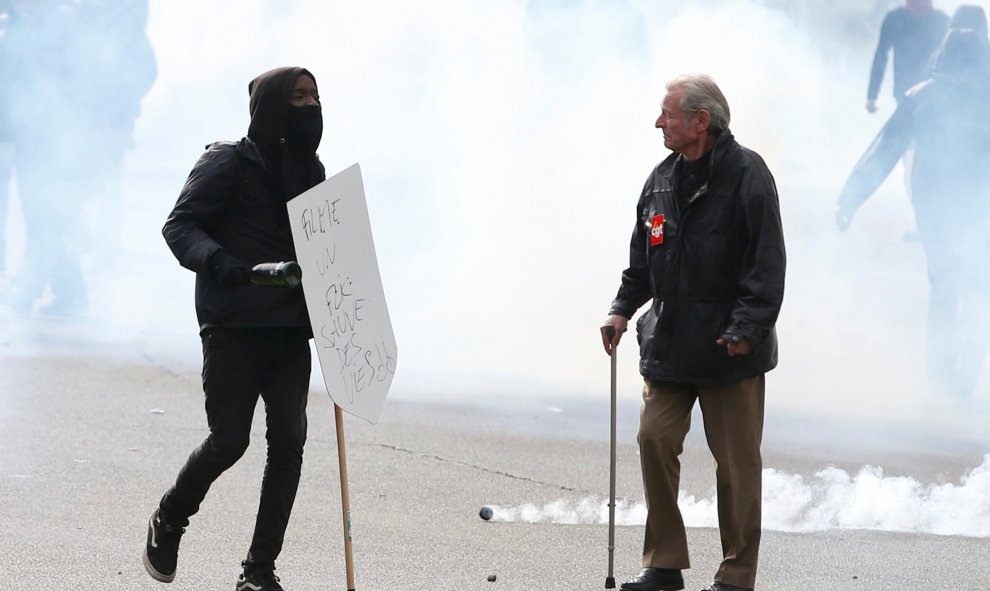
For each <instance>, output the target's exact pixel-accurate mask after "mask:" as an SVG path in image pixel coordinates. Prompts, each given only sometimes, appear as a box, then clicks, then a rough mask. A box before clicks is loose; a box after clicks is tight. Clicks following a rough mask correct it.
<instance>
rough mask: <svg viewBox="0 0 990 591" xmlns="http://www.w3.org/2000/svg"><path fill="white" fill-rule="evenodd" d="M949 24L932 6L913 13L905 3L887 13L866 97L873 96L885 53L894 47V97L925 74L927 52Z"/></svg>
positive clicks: (901, 93)
mask: <svg viewBox="0 0 990 591" xmlns="http://www.w3.org/2000/svg"><path fill="white" fill-rule="evenodd" d="M948 28H949V15H947V14H945V13H944V12H942V11H941V10H936V9H932V10H930V11H928V12H926V13H924V14H914V13H912V12H911V11H910V10H908V9H907V7H904V6H902V7H900V8H895V9H894V10H891V11H890V12H888V13H887V16H886V17H884V19H883V24H882V25H881V26H880V40H879V41H878V42H877V50H876V53H875V54H874V56H873V66H872V67H871V68H870V84H869V88H868V89H867V91H866V98H868V99H870V100H876V98H877V95H878V94H880V83H881V82H883V73H884V70H886V69H887V55H888V54H889V53H890V51H891V49H893V51H894V85H893V87H894V97H896V98H897V99H898V100H900V99H901V97H903V96H904V93H905V92H907V90H908V89H909V88H911V87H912V86H914V85H915V84H917V83H918V82H921V81H922V80H924V79H925V78H927V77H928V71H927V68H928V66H929V65H930V64H931V61H930V60H931V56H932V55H933V54H934V53H935V51H936V50H937V49H938V45H939V43H941V41H942V37H943V36H944V35H945V31H946V30H947V29H948Z"/></svg>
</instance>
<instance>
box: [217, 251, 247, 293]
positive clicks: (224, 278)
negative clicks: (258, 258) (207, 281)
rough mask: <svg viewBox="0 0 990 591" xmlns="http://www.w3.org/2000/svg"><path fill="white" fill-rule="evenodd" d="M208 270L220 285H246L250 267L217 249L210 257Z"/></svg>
mask: <svg viewBox="0 0 990 591" xmlns="http://www.w3.org/2000/svg"><path fill="white" fill-rule="evenodd" d="M210 270H211V271H212V273H213V276H214V277H216V278H217V280H218V281H220V283H221V284H222V285H247V283H248V271H250V270H251V267H250V266H248V264H247V263H245V262H244V261H242V260H240V259H238V258H237V257H233V256H231V255H229V254H227V253H225V252H224V251H222V250H218V251H217V253H216V254H215V255H213V257H212V258H211V259H210Z"/></svg>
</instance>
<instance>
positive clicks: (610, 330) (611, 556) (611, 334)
mask: <svg viewBox="0 0 990 591" xmlns="http://www.w3.org/2000/svg"><path fill="white" fill-rule="evenodd" d="M605 336H607V337H608V340H609V341H611V340H612V339H613V338H615V327H612V326H607V327H605ZM615 349H616V346H615V345H614V344H613V345H612V354H611V358H612V413H611V414H612V426H611V434H610V444H611V445H610V450H609V462H608V576H607V577H605V588H606V589H615V577H614V576H613V575H612V569H613V567H614V565H615V358H616V355H615Z"/></svg>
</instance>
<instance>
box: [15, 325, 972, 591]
mask: <svg viewBox="0 0 990 591" xmlns="http://www.w3.org/2000/svg"><path fill="white" fill-rule="evenodd" d="M59 334H62V331H61V330H60V329H58V326H57V325H55V327H54V328H52V329H51V330H50V331H49V332H48V333H47V335H48V337H44V336H43V337H42V338H41V340H40V341H39V340H38V339H37V338H35V339H33V340H32V341H31V343H30V346H26V345H25V340H26V339H25V338H24V337H25V333H23V332H22V333H16V332H15V333H11V332H10V331H9V330H8V331H5V332H3V333H2V334H0V565H2V567H3V568H2V571H0V572H3V573H4V574H5V575H6V577H7V578H8V582H7V583H5V584H4V585H3V588H5V589H14V590H25V591H33V590H45V591H50V590H53V589H59V590H62V589H65V590H69V589H73V590H75V589H94V590H95V589H100V590H116V589H121V590H129V591H130V590H163V591H164V590H166V589H167V590H168V591H185V590H193V589H195V590H203V589H221V590H222V589H227V590H232V589H233V585H234V581H235V579H236V576H237V574H238V572H239V569H238V565H239V562H240V560H241V559H242V558H243V556H244V554H245V552H246V549H247V544H248V541H249V539H250V532H251V528H252V526H253V522H254V514H255V509H256V504H257V499H258V489H259V482H260V477H261V472H262V468H263V465H264V433H263V425H264V421H263V418H262V417H263V415H262V414H261V412H260V411H259V413H258V415H257V416H256V422H255V427H254V430H253V435H252V445H251V448H250V449H249V450H248V453H247V454H246V455H245V457H244V458H243V459H242V460H241V461H240V462H239V463H238V464H237V465H236V466H234V467H233V468H232V469H231V470H229V471H228V472H227V473H226V474H225V475H224V476H223V477H221V479H220V480H219V481H218V482H217V483H216V485H215V486H214V488H213V489H212V490H211V492H210V495H209V496H208V497H207V500H206V502H205V503H204V505H203V507H202V510H201V512H200V513H199V514H198V515H197V516H195V517H194V518H193V521H192V524H191V526H190V528H189V531H188V533H187V534H186V536H185V537H184V538H183V540H182V547H181V551H180V557H179V573H178V576H177V578H176V580H175V582H174V583H172V584H171V585H169V586H165V585H162V584H160V583H157V582H155V581H153V580H152V579H151V578H149V577H148V575H147V574H146V573H145V572H144V568H143V566H142V563H141V551H142V547H143V543H144V536H145V522H146V520H147V518H148V516H149V515H150V513H151V511H152V510H153V508H154V506H155V504H156V502H157V500H158V498H159V497H160V495H161V494H162V493H163V492H164V490H165V489H166V488H167V487H168V486H169V485H170V484H171V482H172V479H173V478H174V476H175V474H176V472H177V471H178V469H179V467H180V466H181V464H182V462H183V461H184V459H185V457H186V455H187V454H188V453H189V452H190V451H191V450H192V449H193V447H194V446H196V445H197V444H198V443H199V442H200V441H201V440H202V438H203V437H204V436H205V434H206V430H205V418H204V414H203V410H202V394H201V391H200V385H199V376H198V372H197V370H196V369H194V368H189V367H178V366H176V365H173V364H170V363H167V362H163V361H160V360H156V359H155V357H154V355H151V354H149V353H147V351H146V350H143V349H142V343H141V342H137V341H135V342H120V343H116V344H112V343H111V344H107V343H103V344H102V345H99V346H94V347H87V346H85V344H84V343H78V342H73V340H72V337H71V334H73V333H72V332H71V331H69V332H66V333H65V334H63V336H62V337H61V338H58V336H57V335H59ZM46 338H47V339H48V340H46ZM50 341H51V342H50ZM59 343H61V345H59ZM83 353H85V355H84V354H83ZM392 396H393V398H392V399H390V401H389V402H388V403H387V404H386V407H385V411H384V413H383V416H382V419H381V421H380V423H379V424H378V425H374V426H373V425H369V424H367V423H365V422H363V421H361V420H359V419H354V418H352V417H348V418H347V419H346V420H345V424H346V439H347V452H348V469H349V473H350V491H351V517H352V522H353V533H354V559H355V567H356V573H357V584H356V588H357V589H380V590H384V589H388V590H400V589H476V590H491V591H495V590H498V589H506V590H523V589H565V590H578V589H602V588H603V583H604V578H605V575H606V570H607V551H606V541H607V527H606V526H603V525H555V524H547V523H538V524H526V523H518V522H516V523H498V522H485V521H482V520H481V519H479V517H478V510H479V508H480V507H481V506H482V505H485V504H493V505H501V506H511V505H518V504H522V503H536V504H541V503H545V502H550V501H553V500H557V499H569V500H572V501H577V500H580V499H582V498H585V497H587V496H589V495H601V496H604V495H606V494H607V491H608V443H607V441H606V440H605V438H604V436H603V435H604V434H605V433H606V431H605V429H606V428H607V412H608V408H607V401H605V400H603V403H602V405H601V407H600V412H599V411H595V410H593V409H592V410H587V409H586V410H585V411H583V412H581V413H577V412H574V413H571V412H568V411H566V410H565V412H562V413H547V412H543V410H542V409H541V408H540V407H538V406H533V407H530V408H520V409H517V410H515V411H512V410H494V409H493V408H491V407H488V408H485V407H480V406H469V405H465V406H463V407H457V406H451V405H436V404H430V403H425V402H414V401H407V400H403V399H402V395H401V392H399V393H393V395H392ZM309 420H310V436H309V441H308V444H307V448H306V459H305V462H304V467H303V478H302V482H301V485H300V490H299V495H298V498H297V500H296V505H295V510H294V513H293V517H292V522H291V524H290V528H289V531H288V535H287V537H286V541H285V548H284V551H283V555H282V557H281V559H280V560H279V562H278V567H279V568H278V572H277V574H279V575H280V576H281V577H282V581H283V584H284V585H285V587H286V589H287V590H288V591H307V590H327V589H342V590H343V589H345V588H346V585H345V579H344V559H343V544H342V535H343V534H342V526H341V509H340V496H339V485H338V469H337V456H336V442H335V441H336V440H335V436H334V427H333V412H332V407H331V403H330V400H329V398H328V396H327V395H326V394H325V393H320V392H313V393H312V394H311V397H310V407H309ZM634 423H635V408H631V409H630V408H628V407H627V406H624V407H623V412H622V415H621V422H620V431H621V439H622V441H623V443H622V445H621V446H620V450H619V469H618V494H619V496H620V497H625V498H630V499H639V498H641V488H640V479H639V478H640V477H639V465H638V458H637V455H636V449H635V447H634V446H633V445H632V443H633V442H634V434H633V432H634V428H635V425H634ZM819 427H822V425H820V424H819ZM768 431H770V428H769V427H768ZM781 431H784V430H781ZM839 439H843V438H842V437H837V443H836V445H835V447H834V448H830V447H829V446H828V445H818V446H817V447H815V448H814V449H813V450H807V449H801V448H798V447H797V446H794V445H790V444H789V443H788V442H789V440H788V439H787V438H786V436H784V435H781V436H779V438H778V439H774V437H772V436H769V435H768V444H767V451H766V456H767V462H766V465H767V466H768V467H781V468H787V469H789V470H796V471H798V472H804V473H810V471H813V470H816V469H819V468H820V467H821V466H822V461H823V460H824V459H830V461H832V462H833V463H835V464H836V465H843V463H845V464H848V465H849V466H850V467H854V466H858V465H861V462H862V461H863V459H862V458H861V457H860V455H863V456H866V455H869V453H870V452H869V450H864V449H862V448H861V447H857V446H854V445H845V446H842V445H839V444H838V440H839ZM791 443H793V441H791ZM847 443H848V442H847ZM982 445H983V442H972V441H970V442H969V443H968V444H967V443H962V444H960V446H959V448H958V449H951V448H950V449H951V453H942V454H941V455H939V454H935V453H934V452H933V453H932V454H928V455H919V453H918V451H917V450H915V449H907V450H902V451H900V452H899V451H898V449H896V448H892V449H884V450H882V453H883V458H884V460H885V462H886V463H885V466H890V467H891V469H892V470H894V471H895V472H896V471H897V470H898V467H903V468H904V469H905V470H907V469H908V468H910V469H912V470H913V471H917V470H918V469H921V470H922V471H927V472H929V473H931V474H933V475H935V474H942V475H944V476H945V477H946V478H954V477H958V474H959V473H961V472H964V471H965V470H966V468H967V467H968V468H972V467H974V466H976V465H978V464H979V457H980V453H981V450H982V448H981V446H982ZM895 447H896V446H895ZM836 450H837V451H836ZM874 461H875V460H874ZM683 463H684V472H685V486H686V487H687V488H689V489H691V490H692V491H694V492H696V493H697V494H706V492H707V490H708V488H709V487H710V475H709V473H710V472H711V470H712V462H711V459H710V457H709V456H708V455H707V451H706V450H705V448H704V444H703V442H702V441H701V440H700V439H699V437H698V436H697V434H693V435H692V438H691V439H690V440H689V445H688V449H687V450H686V452H685V456H684V462H683ZM642 534H643V531H642V527H636V526H628V527H619V528H618V529H617V533H616V539H617V550H616V554H615V563H616V577H617V579H618V580H619V581H620V582H621V580H623V578H625V577H628V576H630V575H631V574H633V573H635V572H636V571H637V570H638V568H639V552H640V545H641V542H642ZM689 537H690V542H691V549H692V557H693V567H694V568H693V569H691V570H690V571H687V572H686V581H687V589H689V590H691V589H700V588H701V587H702V586H704V585H706V584H707V583H708V582H710V576H711V574H712V573H713V572H714V570H715V568H716V566H717V564H718V559H719V542H718V537H717V532H716V531H715V530H712V529H704V528H698V529H691V530H690V531H689ZM988 550H990V547H988V540H986V539H976V538H964V537H950V536H935V535H927V534H894V533H883V532H876V531H861V530H829V531H824V532H816V533H802V534H794V533H780V532H772V531H767V532H765V533H764V542H763V552H762V563H761V571H760V577H759V580H758V588H759V589H761V590H765V591H773V590H780V591H783V590H797V589H807V590H846V589H854V590H855V589H863V590H867V589H869V590H875V589H934V590H949V589H987V588H990V583H986V582H985V579H983V578H984V577H985V573H987V572H990V552H988ZM492 574H494V575H496V576H497V580H496V581H495V582H488V581H487V577H488V576H489V575H492Z"/></svg>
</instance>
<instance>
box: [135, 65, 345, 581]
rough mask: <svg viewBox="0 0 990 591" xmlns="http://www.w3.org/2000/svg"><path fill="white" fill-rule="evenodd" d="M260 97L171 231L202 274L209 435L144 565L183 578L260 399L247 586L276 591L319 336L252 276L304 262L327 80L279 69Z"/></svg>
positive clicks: (157, 526) (213, 156) (298, 297)
mask: <svg viewBox="0 0 990 591" xmlns="http://www.w3.org/2000/svg"><path fill="white" fill-rule="evenodd" d="M248 89H249V92H250V107H251V123H250V126H249V128H248V134H247V137H245V138H243V139H241V140H240V141H239V142H219V143H215V144H212V145H210V146H208V147H207V151H206V153H205V154H204V155H203V156H202V157H201V158H200V159H199V162H197V163H196V166H195V167H194V168H193V170H192V172H191V173H190V175H189V178H188V180H187V181H186V184H185V186H184V187H183V189H182V192H181V193H180V195H179V199H178V202H177V203H176V205H175V208H174V209H173V210H172V213H171V215H170V216H169V218H168V220H167V221H166V222H165V227H164V229H163V234H164V236H165V240H166V242H167V243H168V245H169V247H170V248H171V249H172V252H173V253H174V254H175V256H176V258H177V259H178V260H179V262H180V263H181V264H182V266H183V267H186V268H188V269H190V270H192V271H195V272H196V315H197V318H198V320H199V325H200V335H201V337H202V341H203V389H204V391H205V394H206V416H207V422H208V424H209V429H210V433H209V436H208V437H207V438H206V440H205V441H204V442H203V443H202V444H201V445H200V446H199V447H198V448H196V449H195V450H194V451H193V452H192V454H191V455H190V456H189V459H188V460H187V461H186V463H185V465H184V466H183V467H182V469H181V470H180V471H179V475H178V477H177V478H176V480H175V484H174V485H173V486H172V487H171V488H170V489H169V490H168V491H167V492H166V493H165V495H164V496H163V497H162V499H161V501H160V503H159V506H158V508H157V509H156V510H155V511H154V513H153V515H152V517H151V519H150V521H149V523H148V537H147V544H146V547H145V554H144V563H145V567H146V568H147V570H148V573H149V574H150V575H151V576H152V577H154V578H155V579H157V580H159V581H162V582H166V583H167V582H171V581H172V580H173V579H174V577H175V572H176V562H177V553H178V547H179V540H180V537H181V536H182V534H183V533H184V531H185V528H186V526H187V525H188V524H189V517H191V516H192V515H194V514H195V513H196V512H197V511H198V510H199V507H200V504H201V503H202V501H203V499H204V497H205V496H206V493H207V491H208V490H209V488H210V485H211V484H212V483H213V481H214V480H216V479H217V478H218V477H219V476H220V474H222V473H223V472H224V471H225V470H227V469H228V468H229V467H230V466H232V465H233V464H234V463H235V462H236V461H237V460H238V459H240V457H241V456H242V455H243V454H244V452H245V450H246V449H247V446H248V442H249V436H250V430H251V419H252V415H253V413H254V408H255V406H256V404H257V401H258V397H259V396H260V397H261V398H262V399H263V400H264V403H265V413H266V417H267V431H266V440H267V443H268V458H267V463H266V465H265V473H264V477H263V479H262V483H261V500H260V504H259V507H258V515H257V520H256V523H255V529H254V536H253V538H252V541H251V546H250V549H249V550H248V553H247V558H246V559H245V560H244V561H243V562H242V566H243V573H242V574H241V575H240V577H239V579H238V581H237V586H236V588H237V590H238V591H247V590H250V591H278V590H281V589H282V587H281V586H280V585H279V580H278V577H276V576H275V574H274V571H275V559H276V558H277V557H278V555H279V552H280V551H281V549H282V543H283V539H284V536H285V530H286V526H287V524H288V520H289V514H290V512H291V510H292V505H293V502H294V500H295V496H296V490H297V488H298V484H299V475H300V468H301V465H302V456H303V445H304V443H305V441H306V399H307V394H308V391H309V377H310V369H311V360H310V348H309V339H310V338H312V336H313V335H312V329H311V328H310V323H309V315H308V313H307V311H306V302H305V300H304V298H303V292H302V289H299V288H271V287H261V286H257V285H254V284H251V283H250V282H249V279H248V271H249V270H250V268H251V267H252V266H253V265H256V264H259V263H263V262H277V261H286V260H295V258H296V255H295V249H294V247H293V243H292V234H291V230H290V227H289V217H288V211H287V209H286V202H287V201H288V200H289V199H291V198H293V197H295V196H296V195H298V194H300V193H302V192H304V191H306V190H307V189H309V188H311V187H313V186H315V185H317V184H318V183H320V182H322V181H323V180H324V179H325V178H326V175H325V171H324V168H323V165H322V164H321V163H320V161H319V159H318V158H317V155H316V149H317V147H318V146H319V143H320V139H321V136H322V133H323V116H322V112H321V107H320V101H319V94H318V91H317V86H316V80H315V78H314V77H313V75H312V74H311V73H309V72H308V71H307V70H305V69H303V68H296V67H291V68H277V69H274V70H270V71H268V72H265V73H263V74H261V75H260V76H258V77H257V78H255V79H254V80H253V81H251V83H250V85H249V86H248Z"/></svg>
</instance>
